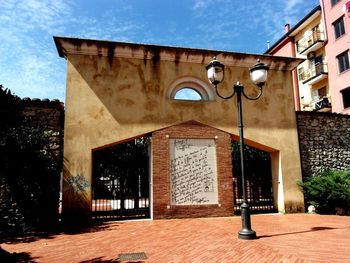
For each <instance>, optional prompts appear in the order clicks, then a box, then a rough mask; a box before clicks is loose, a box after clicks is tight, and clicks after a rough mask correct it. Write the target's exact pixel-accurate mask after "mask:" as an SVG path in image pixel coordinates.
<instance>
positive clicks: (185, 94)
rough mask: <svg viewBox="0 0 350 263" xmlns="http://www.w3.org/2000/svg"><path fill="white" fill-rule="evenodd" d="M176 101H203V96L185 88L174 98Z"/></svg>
mask: <svg viewBox="0 0 350 263" xmlns="http://www.w3.org/2000/svg"><path fill="white" fill-rule="evenodd" d="M174 99H175V100H202V96H201V94H200V93H199V92H198V91H197V90H195V89H193V88H189V87H184V88H182V89H179V90H178V91H177V92H176V93H175V96H174Z"/></svg>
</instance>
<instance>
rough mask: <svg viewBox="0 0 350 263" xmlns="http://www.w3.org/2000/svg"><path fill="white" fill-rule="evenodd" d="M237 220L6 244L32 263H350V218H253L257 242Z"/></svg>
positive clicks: (133, 225)
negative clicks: (243, 234) (128, 259)
mask: <svg viewBox="0 0 350 263" xmlns="http://www.w3.org/2000/svg"><path fill="white" fill-rule="evenodd" d="M240 226H241V219H240V217H238V216H235V217H218V218H199V219H171V220H154V221H150V220H149V221H129V222H113V223H107V224H103V225H101V226H99V227H97V228H93V229H91V230H89V231H85V232H82V233H79V234H57V235H52V236H49V237H46V238H45V237H41V238H32V239H27V240H22V241H19V240H17V241H16V242H10V241H7V242H3V243H1V247H2V248H3V249H5V250H7V251H8V252H11V253H13V252H17V253H27V255H28V256H29V258H30V259H31V260H32V262H60V263H61V262H85V263H86V262H118V261H117V257H118V255H119V254H123V253H140V252H144V253H145V254H146V255H147V258H148V259H147V260H144V261H140V262H181V263H182V262H201V263H202V262H298V263H300V262H350V249H349V248H350V217H345V216H344V217H341V216H323V215H309V214H288V215H254V216H252V226H253V229H254V230H255V231H256V232H257V236H258V239H256V240H249V241H247V240H239V239H238V238H237V231H238V230H239V229H240Z"/></svg>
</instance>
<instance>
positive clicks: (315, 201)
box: [298, 168, 350, 215]
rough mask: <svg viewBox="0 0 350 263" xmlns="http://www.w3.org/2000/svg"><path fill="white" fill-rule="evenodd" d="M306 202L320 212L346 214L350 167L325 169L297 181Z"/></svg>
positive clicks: (349, 192) (348, 201) (349, 189)
mask: <svg viewBox="0 0 350 263" xmlns="http://www.w3.org/2000/svg"><path fill="white" fill-rule="evenodd" d="M298 185H299V186H300V187H301V188H302V191H303V192H304V196H305V200H306V202H307V204H309V205H313V206H315V208H316V211H317V212H318V213H320V214H338V213H340V214H348V215H349V212H350V210H349V208H350V169H349V168H348V169H346V170H344V171H337V170H329V169H328V170H325V171H323V172H322V173H321V174H320V175H317V176H313V177H310V178H307V179H306V180H304V182H298Z"/></svg>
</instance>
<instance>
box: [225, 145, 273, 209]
mask: <svg viewBox="0 0 350 263" xmlns="http://www.w3.org/2000/svg"><path fill="white" fill-rule="evenodd" d="M238 146H239V144H238V143H237V142H232V153H233V158H232V165H233V190H234V212H235V213H236V214H239V213H240V212H241V205H242V203H243V198H242V195H243V193H242V179H241V168H240V156H239V150H238ZM244 155H245V186H246V195H247V201H248V204H249V206H250V208H251V213H253V214H254V213H274V212H276V209H275V207H274V200H273V190H272V172H271V157H270V154H269V153H267V152H264V151H260V150H258V149H255V148H252V147H249V146H245V149H244Z"/></svg>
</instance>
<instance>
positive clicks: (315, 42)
mask: <svg viewBox="0 0 350 263" xmlns="http://www.w3.org/2000/svg"><path fill="white" fill-rule="evenodd" d="M323 46H324V36H323V32H321V31H320V30H316V31H312V33H311V34H310V35H308V36H307V37H303V38H302V39H300V40H299V41H298V44H297V51H298V53H299V54H300V55H307V54H309V53H310V52H312V51H315V50H317V49H319V48H321V47H323Z"/></svg>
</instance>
